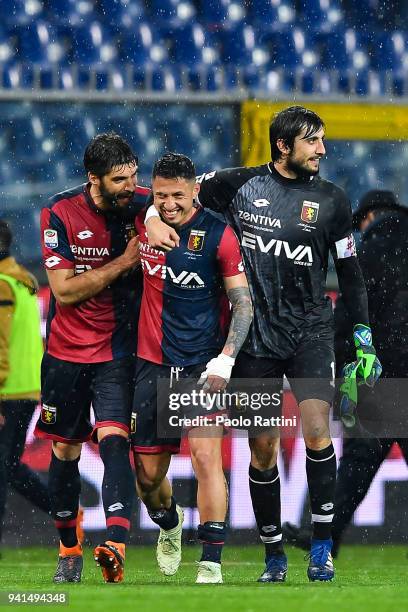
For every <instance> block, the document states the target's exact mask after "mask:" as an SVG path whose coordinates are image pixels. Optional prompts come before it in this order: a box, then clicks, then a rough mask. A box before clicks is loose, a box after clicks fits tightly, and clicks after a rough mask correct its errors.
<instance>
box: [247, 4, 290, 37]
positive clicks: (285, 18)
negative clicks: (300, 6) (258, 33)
mask: <svg viewBox="0 0 408 612" xmlns="http://www.w3.org/2000/svg"><path fill="white" fill-rule="evenodd" d="M249 11H250V12H249V14H250V17H251V21H252V23H253V24H256V25H258V26H260V27H261V28H262V29H268V30H282V29H287V28H288V27H290V26H293V25H294V24H295V22H296V11H295V8H294V3H293V2H290V1H288V0H252V2H250V3H249Z"/></svg>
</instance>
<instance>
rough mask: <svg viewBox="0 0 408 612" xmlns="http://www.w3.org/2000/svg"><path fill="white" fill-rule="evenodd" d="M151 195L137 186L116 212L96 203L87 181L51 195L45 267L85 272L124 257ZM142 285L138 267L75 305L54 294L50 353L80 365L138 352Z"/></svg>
mask: <svg viewBox="0 0 408 612" xmlns="http://www.w3.org/2000/svg"><path fill="white" fill-rule="evenodd" d="M148 193H149V189H145V188H143V187H137V188H136V190H135V194H134V198H133V200H132V202H131V203H130V204H129V205H128V206H127V208H126V209H118V210H115V211H112V212H106V211H102V210H100V209H99V208H97V207H96V206H95V204H94V202H93V200H92V198H91V196H90V193H89V186H88V185H86V184H84V185H80V186H78V187H76V188H74V189H71V190H69V191H64V192H63V193H59V194H57V195H56V196H54V197H53V198H51V200H50V203H49V205H48V207H46V208H43V209H42V211H41V244H42V253H43V260H44V265H45V267H46V269H48V270H67V269H68V270H74V271H75V274H81V273H82V272H86V271H87V270H93V269H95V268H100V267H101V266H104V265H105V264H107V263H108V262H109V261H111V260H112V259H114V258H115V257H118V256H119V255H121V254H122V253H123V252H124V250H125V248H126V244H127V242H128V240H129V239H130V238H131V237H132V236H133V235H135V227H134V221H135V217H136V215H137V214H138V213H139V212H140V210H142V208H143V207H144V206H145V201H146V196H147V195H148ZM141 288H142V274H141V271H140V269H139V270H138V271H136V272H134V273H133V272H132V273H129V274H126V275H123V276H122V277H120V278H118V279H117V280H116V281H115V282H114V283H112V284H111V285H110V286H109V287H106V289H104V290H103V291H101V292H100V293H98V294H97V295H95V296H94V297H92V298H90V299H88V300H85V301H83V302H81V303H78V304H75V305H67V306H61V305H59V304H58V303H57V302H56V300H55V298H54V296H53V295H52V294H51V298H50V308H49V314H48V321H47V351H48V352H49V353H50V355H52V356H53V357H57V358H58V359H63V360H65V361H74V362H79V363H98V362H103V361H110V360H112V359H116V358H120V357H125V356H127V355H131V354H133V353H135V351H136V342H135V336H136V324H137V315H138V309H139V306H140V299H141Z"/></svg>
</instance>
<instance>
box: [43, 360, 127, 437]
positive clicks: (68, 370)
mask: <svg viewBox="0 0 408 612" xmlns="http://www.w3.org/2000/svg"><path fill="white" fill-rule="evenodd" d="M134 374H135V358H134V357H123V358H121V359H115V360H113V361H104V362H102V363H91V364H87V363H73V362H71V361H63V360H61V359H57V358H55V357H52V356H51V355H49V354H48V353H45V355H44V357H43V360H42V364H41V389H42V391H41V414H40V417H39V419H38V421H37V425H36V428H35V435H36V436H37V437H39V438H49V439H51V440H56V441H59V442H85V441H86V440H90V439H91V437H92V438H93V439H94V441H96V440H95V438H96V436H95V435H92V434H93V433H96V430H97V429H98V428H100V427H109V426H114V427H119V428H120V429H123V430H124V431H126V432H127V433H129V424H130V413H131V409H132V397H133V388H134ZM91 405H92V408H93V411H94V414H95V421H96V422H95V428H93V427H92V425H91V421H90V409H91Z"/></svg>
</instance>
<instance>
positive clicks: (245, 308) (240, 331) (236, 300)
mask: <svg viewBox="0 0 408 612" xmlns="http://www.w3.org/2000/svg"><path fill="white" fill-rule="evenodd" d="M224 287H225V290H226V292H227V296H228V299H229V301H230V302H231V305H232V319H231V324H230V327H229V332H228V337H227V341H226V343H225V345H224V348H223V350H222V352H223V353H225V355H228V356H229V357H234V358H235V357H236V356H237V355H238V352H239V351H240V350H241V348H242V345H243V344H244V342H245V338H246V337H247V335H248V331H249V328H250V326H251V323H252V302H251V296H250V295H249V289H248V283H247V279H246V276H245V274H244V273H243V272H242V273H241V274H238V275H237V276H227V277H224Z"/></svg>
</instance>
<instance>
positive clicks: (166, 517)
mask: <svg viewBox="0 0 408 612" xmlns="http://www.w3.org/2000/svg"><path fill="white" fill-rule="evenodd" d="M147 512H148V514H149V516H150V518H151V519H152V521H153V523H156V525H158V526H159V527H161V529H164V530H165V531H169V529H174V527H176V526H177V524H178V521H179V517H178V514H177V510H176V500H175V499H174V497H172V498H171V505H170V508H169V509H167V508H160V509H159V510H149V508H147Z"/></svg>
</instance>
